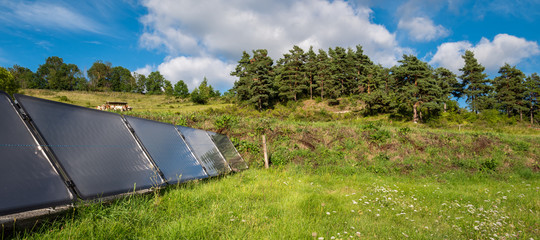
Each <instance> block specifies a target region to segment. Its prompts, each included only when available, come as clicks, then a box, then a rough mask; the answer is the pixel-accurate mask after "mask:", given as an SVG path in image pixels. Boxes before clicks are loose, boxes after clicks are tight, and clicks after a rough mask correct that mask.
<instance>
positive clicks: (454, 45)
mask: <svg viewBox="0 0 540 240" xmlns="http://www.w3.org/2000/svg"><path fill="white" fill-rule="evenodd" d="M467 49H472V44H471V43H469V42H467V41H460V42H447V43H443V44H441V45H439V46H438V47H437V52H436V53H435V55H433V57H432V58H431V60H430V61H429V64H431V65H438V66H441V67H445V68H447V69H449V70H450V71H452V72H454V73H458V72H459V69H460V68H462V67H463V64H464V62H463V59H462V58H461V56H463V54H465V50H467Z"/></svg>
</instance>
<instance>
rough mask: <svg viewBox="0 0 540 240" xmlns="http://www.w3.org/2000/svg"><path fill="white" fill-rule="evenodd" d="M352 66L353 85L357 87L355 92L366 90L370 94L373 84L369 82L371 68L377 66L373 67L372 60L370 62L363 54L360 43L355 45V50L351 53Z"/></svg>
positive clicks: (371, 78) (371, 75) (373, 68)
mask: <svg viewBox="0 0 540 240" xmlns="http://www.w3.org/2000/svg"><path fill="white" fill-rule="evenodd" d="M353 68H354V73H353V74H354V75H353V76H354V79H355V85H356V86H355V87H356V89H357V90H356V93H364V92H367V93H368V94H370V93H371V90H372V89H371V87H372V85H373V83H370V81H372V80H373V74H374V71H373V70H375V69H378V68H377V67H373V62H371V60H370V59H369V57H368V56H367V55H364V50H362V46H360V45H357V46H356V52H355V53H354V55H353Z"/></svg>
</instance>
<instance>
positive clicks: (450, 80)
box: [434, 67, 460, 112]
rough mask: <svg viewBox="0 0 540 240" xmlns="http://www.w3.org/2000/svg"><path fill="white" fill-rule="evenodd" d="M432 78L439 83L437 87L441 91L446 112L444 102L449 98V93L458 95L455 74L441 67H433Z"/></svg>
mask: <svg viewBox="0 0 540 240" xmlns="http://www.w3.org/2000/svg"><path fill="white" fill-rule="evenodd" d="M434 74H435V76H434V78H435V79H436V80H437V82H438V83H439V87H440V88H441V91H442V100H443V101H444V111H445V112H446V102H447V101H448V100H449V99H450V95H453V96H454V97H456V96H457V95H459V93H457V91H459V87H460V85H459V83H458V81H457V79H456V75H455V74H454V73H453V72H452V71H450V70H448V69H446V68H443V67H439V68H437V69H435V73H434Z"/></svg>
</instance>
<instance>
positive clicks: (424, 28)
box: [398, 17, 450, 42]
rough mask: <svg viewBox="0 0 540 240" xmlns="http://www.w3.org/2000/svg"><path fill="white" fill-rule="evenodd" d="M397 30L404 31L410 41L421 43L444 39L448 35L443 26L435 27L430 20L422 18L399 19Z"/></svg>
mask: <svg viewBox="0 0 540 240" xmlns="http://www.w3.org/2000/svg"><path fill="white" fill-rule="evenodd" d="M398 28H399V29H403V30H406V31H407V32H408V34H409V38H411V39H412V40H415V41H422V42H427V41H431V40H435V39H438V38H442V37H446V36H448V35H449V34H450V32H449V31H448V30H447V29H446V28H444V27H443V26H441V25H437V26H435V24H434V23H433V21H432V20H431V19H429V18H424V17H415V18H410V19H401V20H399V23H398Z"/></svg>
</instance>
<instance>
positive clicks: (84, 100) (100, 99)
mask: <svg viewBox="0 0 540 240" xmlns="http://www.w3.org/2000/svg"><path fill="white" fill-rule="evenodd" d="M23 94H25V95H30V96H35V97H39V98H44V99H48V100H53V101H59V102H64V103H69V104H75V105H79V106H83V107H88V108H96V107H97V106H99V105H102V104H104V103H105V102H107V101H124V102H127V103H128V105H129V106H131V107H133V112H135V113H138V112H151V113H163V112H164V113H167V112H168V113H189V112H194V111H204V110H207V109H209V108H224V107H230V106H231V104H226V103H213V104H211V105H197V104H193V103H191V102H190V101H188V100H187V99H179V98H175V97H167V96H165V95H143V94H138V93H122V92H83V91H53V90H43V89H25V90H23Z"/></svg>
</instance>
